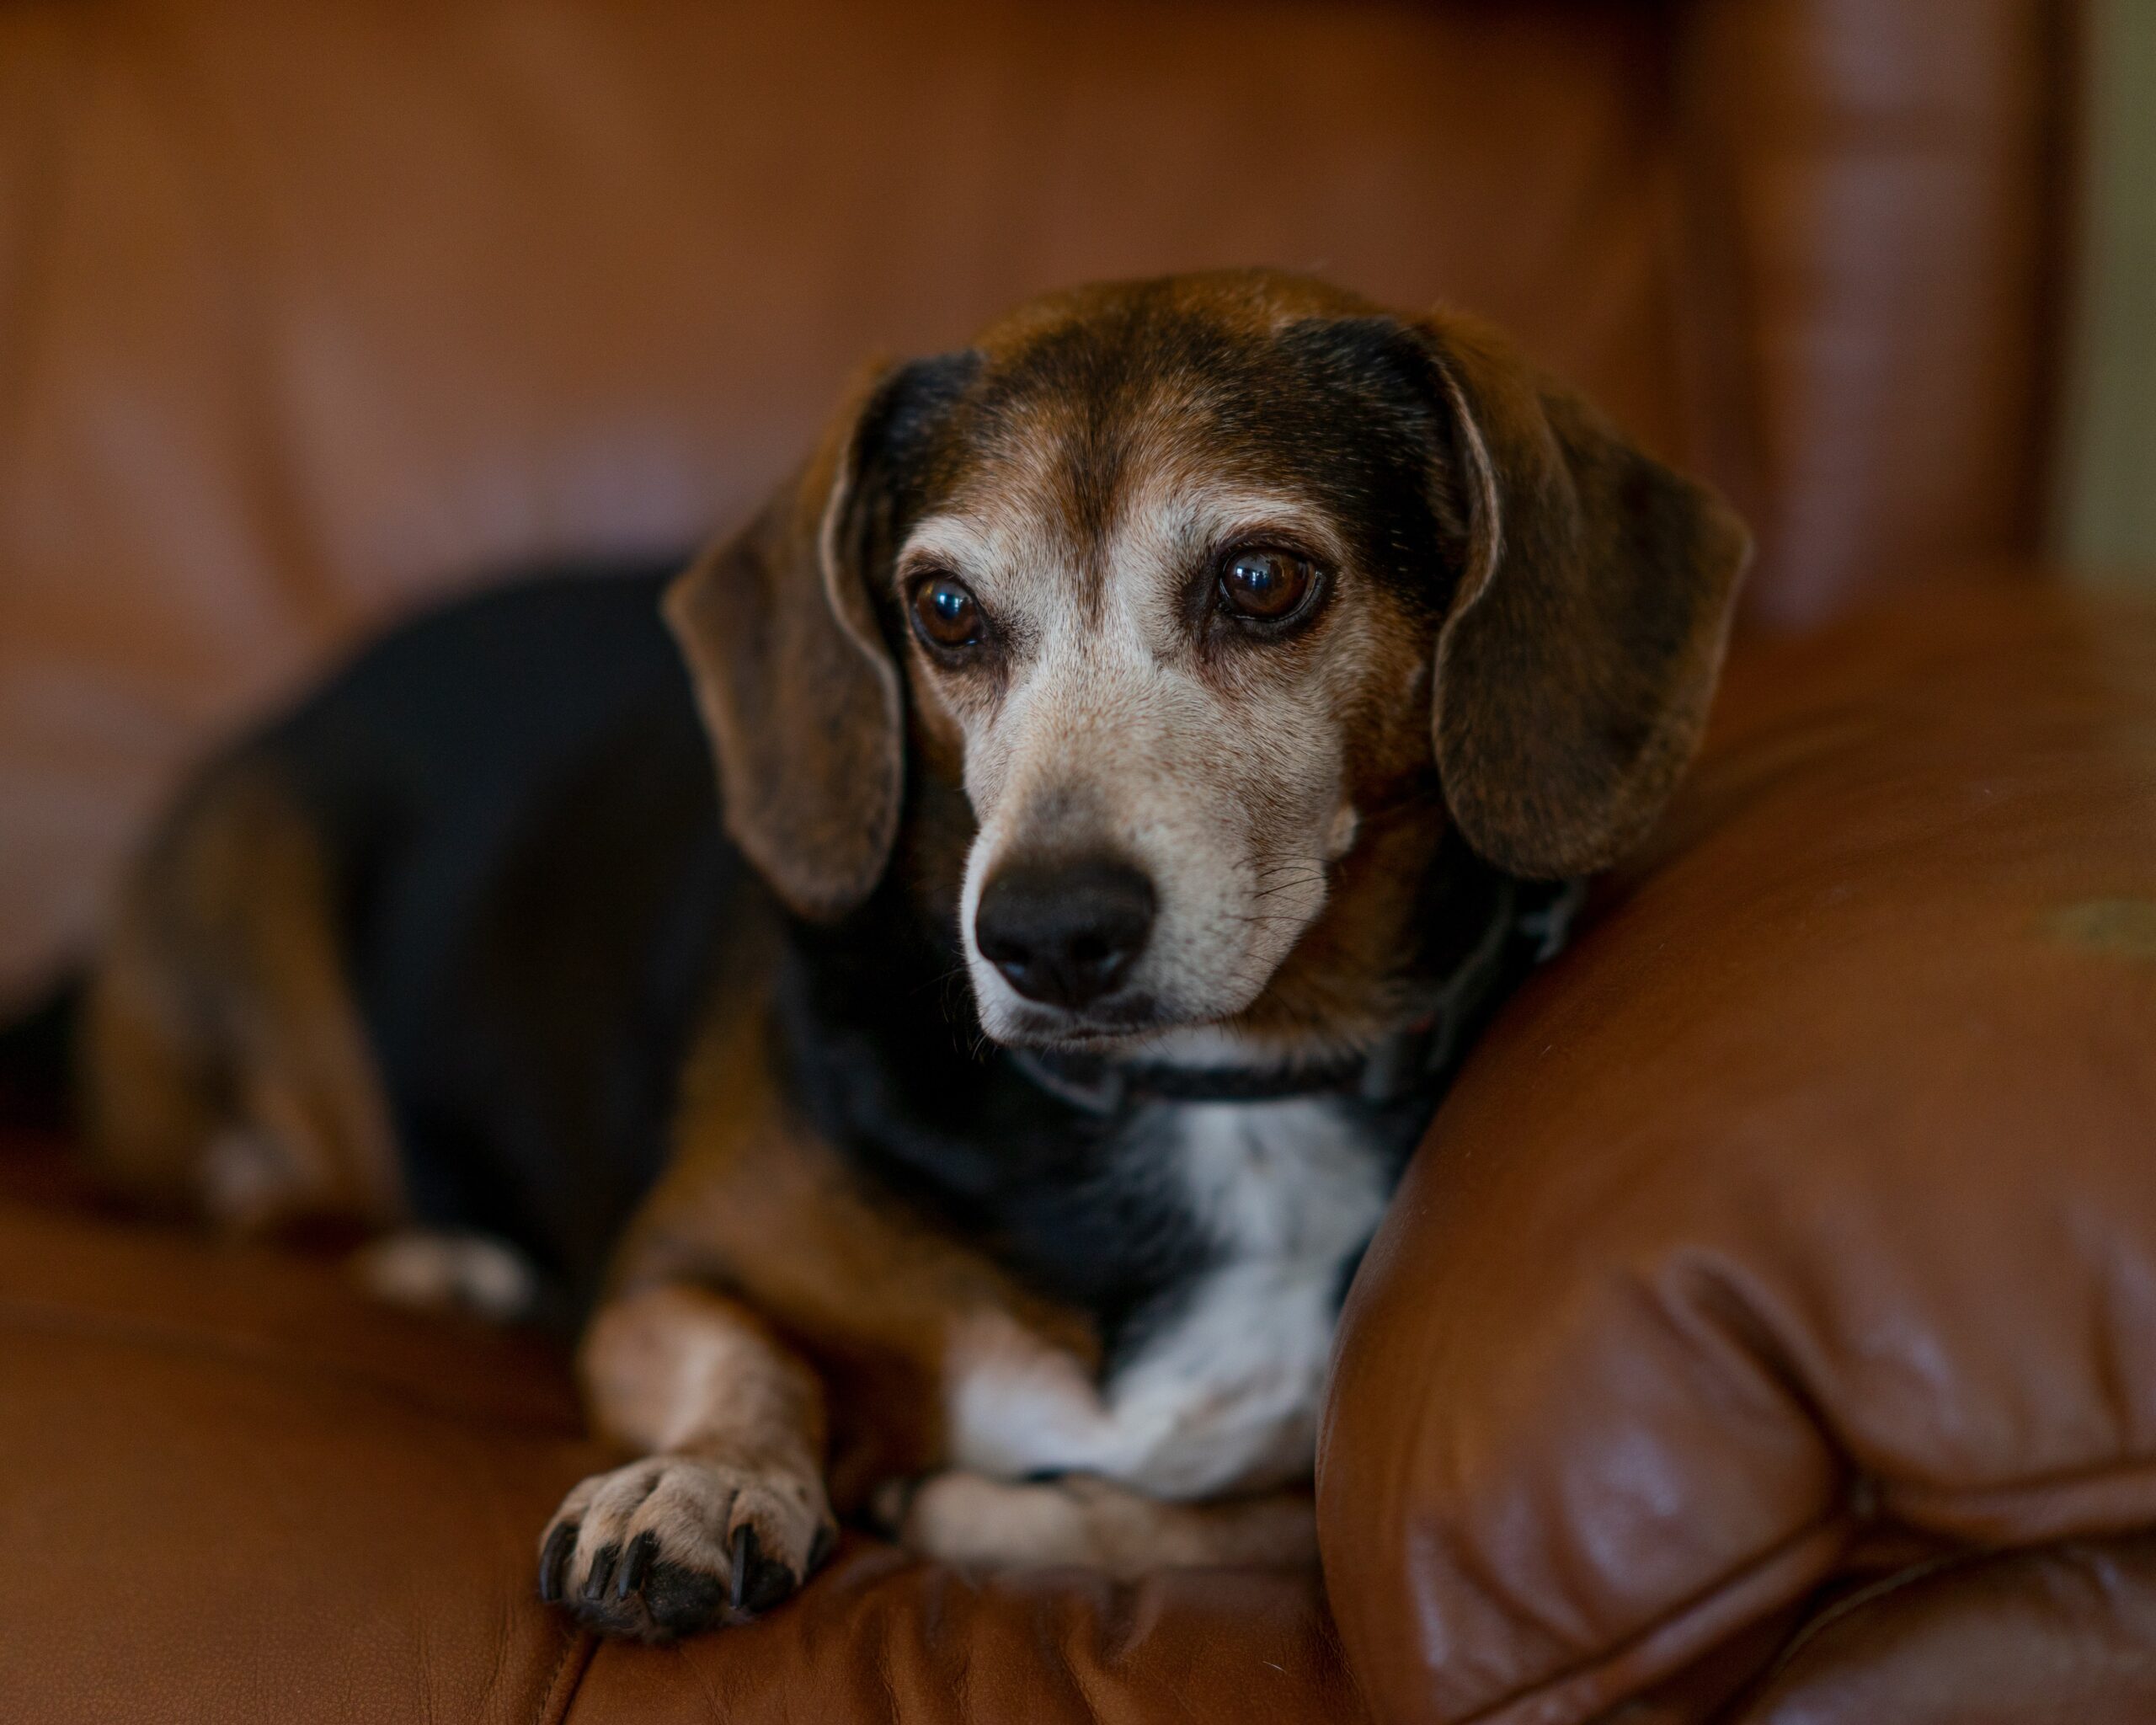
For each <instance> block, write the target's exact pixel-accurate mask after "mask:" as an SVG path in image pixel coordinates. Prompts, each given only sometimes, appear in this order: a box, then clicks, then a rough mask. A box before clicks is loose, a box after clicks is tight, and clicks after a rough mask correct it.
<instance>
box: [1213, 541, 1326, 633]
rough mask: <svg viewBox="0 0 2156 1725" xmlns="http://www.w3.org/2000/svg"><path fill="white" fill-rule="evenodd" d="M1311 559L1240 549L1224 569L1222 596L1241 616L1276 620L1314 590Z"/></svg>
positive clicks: (1231, 609) (1278, 552)
mask: <svg viewBox="0 0 2156 1725" xmlns="http://www.w3.org/2000/svg"><path fill="white" fill-rule="evenodd" d="M1311 577H1312V570H1311V569H1310V563H1308V562H1307V561H1306V560H1305V559H1304V558H1299V557H1291V556H1289V554H1288V553H1286V552H1284V551H1239V552H1237V553H1235V555H1234V556H1233V557H1231V558H1229V559H1228V561H1227V563H1226V565H1225V567H1224V568H1223V569H1221V571H1220V596H1221V598H1223V599H1224V600H1225V601H1227V604H1228V608H1229V609H1230V611H1234V612H1235V614H1236V615H1237V616H1239V617H1255V618H1257V620H1259V621H1260V622H1278V620H1279V619H1280V618H1282V617H1286V616H1288V615H1289V613H1290V612H1291V611H1294V609H1295V607H1296V606H1299V605H1300V604H1301V603H1302V602H1303V600H1304V598H1305V595H1307V594H1308V593H1309V592H1310V580H1311Z"/></svg>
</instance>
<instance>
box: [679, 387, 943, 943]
mask: <svg viewBox="0 0 2156 1725" xmlns="http://www.w3.org/2000/svg"><path fill="white" fill-rule="evenodd" d="M895 375H896V374H894V373H893V372H891V371H888V370H886V369H883V368H877V369H875V370H873V371H869V372H867V373H865V374H864V375H863V376H862V377H860V378H858V379H857V380H856V382H855V384H854V386H853V387H852V388H851V390H849V392H848V393H847V394H846V398H845V400H844V401H843V402H842V403H841V407H840V409H839V411H838V413H837V414H836V415H835V417H834V418H833V419H832V420H831V421H830V425H829V428H828V429H827V430H825V434H824V436H823V438H822V439H821V441H819V444H818V446H817V448H816V451H815V452H814V454H813V455H812V456H811V457H809V461H808V462H807V464H806V465H805V466H804V467H802V468H801V470H800V471H799V472H798V473H796V474H795V476H794V477H793V478H792V479H790V480H789V481H787V483H785V484H784V485H782V486H781V487H780V488H779V489H778V491H777V493H776V495H774V496H773V497H772V498H771V501H770V502H769V503H767V504H766V505H765V506H764V508H763V510H762V511H761V512H760V514H759V515H757V516H756V518H755V520H754V521H751V522H750V524H749V525H748V526H746V527H744V529H743V530H742V531H740V532H739V533H738V534H736V535H735V536H734V537H732V538H730V539H726V540H723V541H721V542H719V543H718V544H716V545H714V546H712V547H711V548H710V549H709V550H707V551H706V552H705V553H703V555H702V556H701V557H700V558H697V559H696V562H695V563H693V564H692V565H691V567H690V568H689V569H688V571H687V572H686V574H682V575H681V576H680V577H679V578H678V579H676V580H675V582H674V584H673V585H672V586H671V587H670V588H669V589H668V590H667V593H666V599H665V614H666V621H667V622H668V623H669V625H670V626H671V628H672V629H673V631H674V634H675V638H676V639H677V640H678V641H679V642H680V646H681V650H682V652H683V654H684V655H685V656H686V658H687V660H688V662H689V670H690V672H691V676H692V678H693V680H694V681H695V684H696V704H697V706H698V708H700V709H701V710H702V714H703V720H704V725H705V729H707V731H708V732H709V733H710V735H711V740H712V751H713V753H714V754H715V755H716V756H718V777H719V787H720V790H721V793H722V794H723V801H724V809H725V818H726V830H727V831H728V834H729V835H730V836H732V837H733V839H734V842H735V843H736V844H738V845H739V846H740V847H741V850H742V852H743V853H744V855H745V856H746V857H748V858H749V860H750V862H751V863H754V864H755V867H756V868H757V869H758V871H759V872H760V873H761V874H762V875H763V877H764V879H766V881H768V882H769V883H770V884H771V887H772V889H774V890H775V891H776V892H777V894H778V895H779V896H780V897H781V898H782V899H783V900H785V901H786V903H787V905H788V906H789V907H790V908H791V909H792V910H793V911H795V912H796V913H797V914H798V915H800V916H805V917H808V918H809V919H810V920H812V921H831V920H834V919H835V918H837V917H839V916H843V915H844V914H845V913H846V911H851V910H852V909H854V908H855V907H856V906H857V905H859V904H860V903H861V902H862V900H864V899H866V898H867V896H868V895H869V894H870V893H871V892H873V890H874V889H875V887H876V884H877V882H878V880H879V879H881V878H882V876H883V869H884V866H885V864H886V863H888V862H889V857H890V854H891V846H892V842H893V841H894V838H895V836H896V835H897V832H898V825H899V801H900V798H901V797H902V795H903V793H904V761H903V749H904V743H903V737H904V735H905V730H904V724H905V720H904V716H903V712H902V707H901V700H902V697H901V696H900V693H899V672H898V667H897V665H895V664H894V662H893V660H892V658H891V654H890V652H889V649H887V648H886V647H885V645H884V643H883V633H882V631H881V630H880V629H879V628H878V626H877V621H876V613H875V608H874V606H873V602H872V601H871V600H870V598H869V594H868V588H867V579H866V573H865V571H864V570H863V569H862V567H861V563H862V558H863V555H864V551H865V543H864V542H865V540H866V539H867V534H866V533H865V532H864V531H862V522H861V521H860V520H859V512H858V510H857V503H858V500H859V499H858V493H859V490H860V487H861V481H862V468H863V467H864V465H865V463H866V462H867V458H868V455H869V451H870V446H871V443H872V441H873V437H874V435H875V433H876V430H877V427H878V421H879V420H880V419H882V418H883V415H884V413H885V411H886V410H887V407H888V397H889V391H890V386H891V383H892V381H893V379H894V376H895Z"/></svg>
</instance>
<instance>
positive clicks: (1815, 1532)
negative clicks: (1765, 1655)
mask: <svg viewBox="0 0 2156 1725" xmlns="http://www.w3.org/2000/svg"><path fill="white" fill-rule="evenodd" d="M1853 1526H1854V1519H1853V1518H1852V1517H1851V1515H1850V1514H1849V1509H1848V1506H1847V1505H1846V1504H1845V1503H1838V1504H1837V1505H1835V1506H1834V1508H1833V1509H1832V1510H1830V1511H1829V1512H1828V1513H1827V1514H1822V1515H1820V1516H1817V1517H1816V1518H1815V1519H1812V1521H1809V1522H1807V1523H1806V1524H1805V1525H1803V1526H1801V1527H1800V1528H1798V1529H1796V1530H1795V1531H1794V1532H1791V1533H1789V1534H1785V1535H1783V1537H1782V1538H1780V1539H1779V1540H1777V1541H1774V1544H1773V1545H1771V1546H1768V1547H1767V1548H1766V1549H1765V1550H1764V1551H1760V1552H1758V1553H1757V1554H1755V1555H1754V1556H1753V1557H1748V1558H1747V1559H1746V1560H1745V1561H1744V1562H1742V1563H1741V1564H1739V1565H1737V1566H1736V1567H1733V1568H1731V1569H1726V1570H1724V1571H1723V1572H1722V1573H1721V1575H1720V1576H1719V1577H1718V1578H1716V1579H1715V1580H1713V1581H1711V1582H1710V1583H1707V1584H1706V1585H1705V1586H1704V1587H1701V1588H1699V1589H1694V1591H1693V1592H1692V1593H1690V1594H1687V1595H1686V1596H1685V1597H1684V1599H1682V1600H1680V1601H1678V1603H1677V1604H1675V1605H1671V1606H1669V1607H1668V1608H1667V1609H1665V1610H1662V1611H1659V1612H1657V1614H1656V1615H1655V1616H1652V1618H1650V1619H1648V1620H1647V1621H1646V1622H1644V1623H1642V1624H1641V1625H1640V1626H1638V1627H1637V1628H1636V1629H1634V1630H1632V1631H1630V1632H1628V1633H1627V1634H1626V1635H1625V1636H1624V1637H1623V1638H1622V1639H1620V1640H1618V1641H1615V1642H1612V1643H1610V1644H1609V1646H1607V1647H1605V1648H1601V1649H1599V1650H1598V1651H1597V1652H1595V1653H1590V1654H1588V1655H1586V1656H1585V1657H1583V1658H1578V1659H1576V1660H1574V1661H1573V1662H1572V1664H1569V1665H1566V1666H1565V1667H1564V1668H1563V1669H1561V1670H1558V1671H1555V1672H1552V1673H1550V1674H1549V1675H1547V1676H1545V1677H1544V1678H1542V1679H1540V1680H1539V1681H1537V1682H1535V1683H1534V1684H1531V1685H1529V1686H1527V1687H1525V1688H1523V1689H1518V1690H1513V1692H1512V1693H1511V1694H1510V1695H1508V1696H1503V1697H1502V1698H1501V1699H1500V1700H1497V1701H1492V1703H1490V1705H1488V1706H1485V1707H1482V1708H1480V1709H1478V1710H1477V1711H1476V1712H1472V1713H1470V1714H1467V1715H1465V1717H1463V1718H1462V1719H1461V1720H1460V1725H1489V1722H1496V1721H1502V1720H1506V1719H1508V1718H1511V1717H1518V1718H1520V1719H1521V1720H1522V1722H1523V1725H1524V1722H1525V1721H1526V1719H1527V1717H1528V1716H1527V1714H1526V1713H1525V1712H1524V1710H1525V1709H1526V1708H1528V1707H1529V1706H1533V1705H1534V1701H1536V1699H1537V1698H1538V1697H1540V1696H1548V1695H1550V1694H1552V1693H1554V1692H1555V1691H1557V1690H1561V1689H1563V1688H1564V1687H1565V1686H1566V1685H1567V1684H1571V1683H1574V1682H1577V1681H1578V1680H1580V1679H1582V1678H1585V1677H1589V1676H1592V1675H1593V1674H1595V1673H1596V1672H1598V1671H1602V1670H1606V1669H1609V1667H1611V1666H1613V1665H1615V1664H1619V1663H1620V1662H1621V1661H1622V1660H1624V1659H1625V1658H1626V1657H1627V1656H1628V1655H1630V1654H1631V1653H1634V1652H1635V1651H1636V1650H1637V1649H1638V1648H1641V1647H1643V1646H1645V1645H1646V1644H1647V1643H1648V1642H1652V1640H1653V1639H1654V1638H1655V1637H1657V1635H1661V1634H1662V1633H1664V1632H1667V1631H1668V1630H1670V1629H1671V1628H1673V1627H1674V1626H1679V1625H1681V1624H1682V1623H1683V1622H1684V1619H1685V1618H1686V1617H1687V1616H1697V1615H1699V1613H1700V1607H1701V1606H1702V1605H1705V1604H1708V1603H1710V1602H1711V1601H1712V1600H1713V1599H1715V1598H1716V1596H1717V1595H1718V1594H1726V1593H1728V1592H1730V1591H1731V1590H1732V1587H1738V1588H1741V1587H1742V1583H1744V1582H1745V1581H1747V1580H1748V1579H1749V1578H1753V1577H1756V1576H1758V1574H1760V1573H1762V1572H1764V1571H1766V1570H1769V1568H1770V1567H1772V1566H1773V1564H1774V1561H1775V1559H1776V1558H1777V1557H1783V1556H1785V1555H1787V1554H1790V1553H1792V1552H1795V1551H1801V1549H1802V1547H1803V1546H1805V1544H1806V1542H1807V1541H1813V1540H1816V1539H1817V1538H1819V1537H1820V1536H1821V1535H1827V1534H1831V1533H1833V1532H1834V1531H1835V1530H1836V1529H1837V1527H1839V1529H1840V1531H1841V1535H1842V1536H1841V1538H1840V1539H1839V1540H1838V1541H1837V1549H1838V1550H1839V1549H1841V1548H1844V1547H1846V1546H1847V1544H1848V1536H1849V1532H1850V1530H1851V1529H1852V1528H1853ZM1819 1573H1820V1574H1823V1573H1826V1570H1825V1569H1824V1568H1823V1567H1822V1568H1821V1569H1820V1571H1819ZM1817 1579H1818V1575H1813V1576H1812V1578H1811V1580H1810V1581H1808V1582H1806V1585H1810V1584H1811V1582H1816V1581H1817ZM1775 1603H1786V1599H1784V1600H1780V1601H1777V1602H1775ZM1771 1609H1772V1605H1755V1606H1754V1607H1753V1608H1752V1609H1750V1610H1747V1611H1746V1612H1745V1613H1744V1614H1743V1616H1742V1618H1741V1619H1740V1620H1739V1621H1737V1622H1734V1623H1730V1624H1726V1625H1724V1626H1722V1628H1721V1632H1720V1633H1719V1634H1718V1635H1717V1636H1716V1640H1717V1641H1719V1640H1721V1639H1726V1637H1728V1636H1729V1635H1731V1634H1733V1633H1735V1632H1736V1631H1737V1630H1738V1629H1741V1628H1742V1627H1743V1626H1745V1625H1747V1624H1749V1623H1753V1622H1756V1621H1758V1619H1759V1618H1760V1617H1761V1616H1764V1614H1765V1612H1766V1611H1767V1610H1771ZM1704 1645H1706V1644H1704V1643H1703V1647H1704ZM1703 1647H1702V1648H1683V1649H1681V1651H1680V1652H1679V1653H1678V1655H1677V1656H1676V1657H1674V1658H1666V1659H1664V1660H1658V1661H1657V1662H1656V1667H1655V1669H1654V1670H1653V1671H1652V1674H1650V1675H1649V1676H1648V1677H1647V1679H1646V1684H1643V1685H1639V1686H1638V1687H1636V1688H1634V1689H1633V1690H1631V1691H1630V1693H1631V1694H1633V1695H1637V1694H1638V1693H1640V1692H1641V1690H1642V1689H1643V1688H1644V1687H1646V1685H1651V1684H1652V1683H1653V1682H1654V1681H1656V1680H1658V1679H1659V1678H1661V1677H1663V1676H1667V1675H1668V1674H1670V1673H1671V1672H1673V1671H1675V1670H1678V1669H1682V1668H1683V1666H1684V1664H1685V1663H1686V1662H1687V1661H1688V1660H1689V1658H1696V1657H1697V1656H1698V1654H1699V1653H1700V1652H1701V1651H1702V1650H1703ZM1615 1699H1616V1698H1614V1697H1613V1698H1605V1700H1604V1701H1603V1702H1602V1703H1601V1704H1599V1705H1598V1706H1596V1707H1595V1708H1594V1709H1593V1712H1601V1711H1602V1709H1603V1707H1604V1706H1608V1705H1611V1704H1613V1703H1614V1700H1615ZM1535 1717H1536V1719H1537V1721H1538V1725H1539V1722H1540V1721H1543V1720H1550V1721H1554V1720H1556V1718H1558V1717H1560V1716H1558V1715H1554V1714H1553V1715H1537V1716H1535ZM1562 1717H1566V1718H1576V1719H1584V1718H1587V1717H1592V1713H1582V1712H1578V1711H1577V1710H1574V1711H1573V1712H1570V1713H1567V1714H1565V1715H1563V1716H1562Z"/></svg>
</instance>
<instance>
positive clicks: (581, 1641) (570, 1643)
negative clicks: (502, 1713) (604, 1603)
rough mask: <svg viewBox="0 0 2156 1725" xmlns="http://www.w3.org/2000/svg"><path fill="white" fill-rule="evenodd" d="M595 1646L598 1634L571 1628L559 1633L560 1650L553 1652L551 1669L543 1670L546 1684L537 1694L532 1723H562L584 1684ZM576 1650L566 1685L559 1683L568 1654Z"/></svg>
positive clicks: (565, 1667) (595, 1649) (538, 1724)
mask: <svg viewBox="0 0 2156 1725" xmlns="http://www.w3.org/2000/svg"><path fill="white" fill-rule="evenodd" d="M598 1650H599V1638H598V1637H596V1636H595V1635H593V1634H592V1633H591V1632H590V1630H586V1629H579V1630H574V1631H572V1632H570V1633H569V1634H568V1636H566V1637H563V1642H562V1650H561V1652H560V1653H557V1654H556V1655H555V1656H554V1669H552V1671H550V1672H548V1673H547V1688H546V1691H545V1693H544V1695H542V1697H541V1698H540V1702H539V1711H538V1712H537V1713H536V1715H535V1716H534V1719H533V1725H563V1721H564V1720H565V1719H567V1718H568V1712H569V1706H570V1704H571V1703H572V1702H573V1701H575V1699H576V1697H577V1693H578V1691H579V1690H581V1689H582V1688H583V1687H584V1673H585V1672H587V1671H589V1670H590V1669H591V1659H592V1655H593V1654H594V1653H597V1652H598ZM573 1653H574V1654H579V1655H581V1657H580V1658H578V1659H577V1662H576V1669H575V1670H574V1671H573V1672H568V1687H567V1688H566V1689H564V1688H563V1686H562V1680H563V1674H564V1672H565V1670H566V1669H567V1668H568V1663H569V1656H570V1655H571V1654H573Z"/></svg>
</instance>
